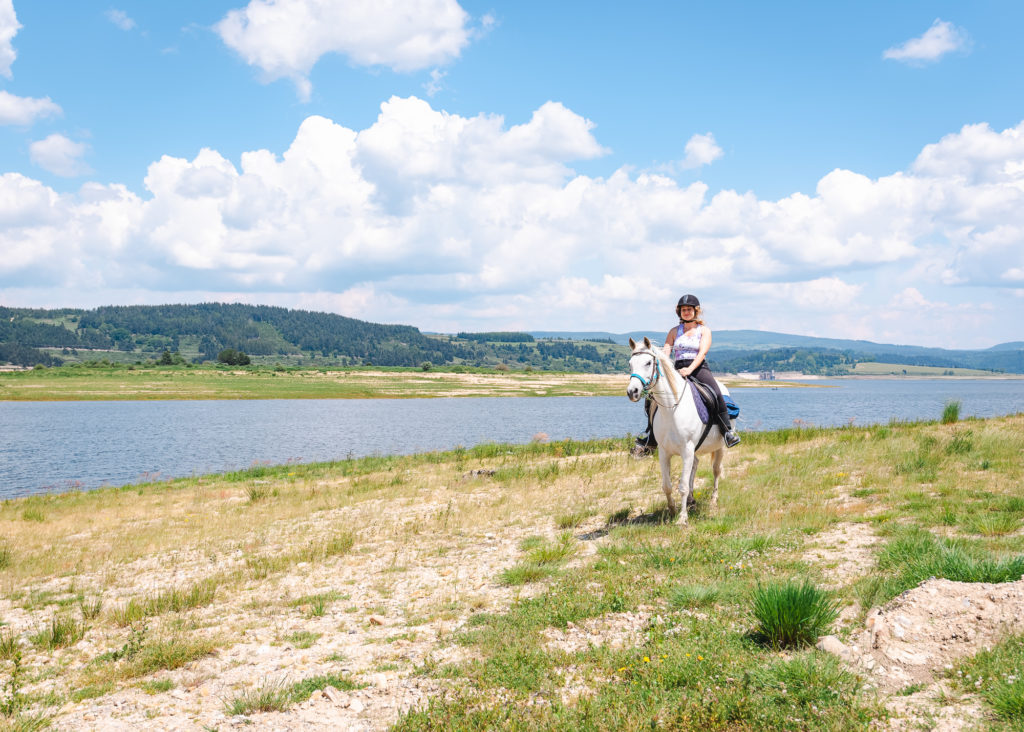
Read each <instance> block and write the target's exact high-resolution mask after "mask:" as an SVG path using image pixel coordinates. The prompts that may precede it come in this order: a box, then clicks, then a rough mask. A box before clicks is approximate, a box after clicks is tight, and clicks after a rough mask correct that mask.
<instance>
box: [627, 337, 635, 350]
mask: <svg viewBox="0 0 1024 732" xmlns="http://www.w3.org/2000/svg"><path fill="white" fill-rule="evenodd" d="M629 350H631V351H635V350H636V341H634V340H633V339H632V338H630V339H629Z"/></svg>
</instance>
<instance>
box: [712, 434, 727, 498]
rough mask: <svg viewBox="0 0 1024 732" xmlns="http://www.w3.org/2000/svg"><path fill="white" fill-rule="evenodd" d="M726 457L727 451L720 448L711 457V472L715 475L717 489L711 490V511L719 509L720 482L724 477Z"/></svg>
mask: <svg viewBox="0 0 1024 732" xmlns="http://www.w3.org/2000/svg"><path fill="white" fill-rule="evenodd" d="M724 457H725V450H724V449H722V448H718V449H717V450H715V452H714V453H712V456H711V472H713V473H714V474H715V487H714V488H713V489H712V490H711V510H712V511H715V510H717V509H718V481H719V479H720V478H721V477H722V459H723V458H724Z"/></svg>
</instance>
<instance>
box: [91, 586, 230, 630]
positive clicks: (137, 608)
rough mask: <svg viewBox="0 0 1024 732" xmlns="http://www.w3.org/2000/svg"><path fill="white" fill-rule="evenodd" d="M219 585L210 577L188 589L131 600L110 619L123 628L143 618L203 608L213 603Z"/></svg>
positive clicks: (179, 588)
mask: <svg viewBox="0 0 1024 732" xmlns="http://www.w3.org/2000/svg"><path fill="white" fill-rule="evenodd" d="M219 584H220V581H219V580H218V579H217V578H215V577H211V578H207V579H205V580H201V581H200V582H197V583H196V584H194V585H192V586H190V587H172V588H171V589H169V590H166V591H164V592H160V593H157V594H155V595H151V596H149V597H146V598H143V599H142V600H137V599H135V598H132V599H131V600H129V601H128V604H127V605H125V606H124V607H122V608H116V609H115V610H114V611H113V612H112V613H111V619H112V620H113V621H114V623H116V624H117V625H119V626H120V627H122V628H123V627H125V626H128V625H131V624H132V623H134V622H136V621H138V620H142V619H143V618H148V617H153V616H155V615H163V614H164V613H168V612H182V611H183V610H191V609H193V608H197V607H205V606H207V605H209V604H210V603H212V602H213V600H214V597H215V595H216V594H217V587H218V585H219Z"/></svg>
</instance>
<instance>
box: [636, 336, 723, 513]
mask: <svg viewBox="0 0 1024 732" xmlns="http://www.w3.org/2000/svg"><path fill="white" fill-rule="evenodd" d="M629 347H630V348H631V349H632V351H633V353H632V355H631V356H630V357H629V370H630V371H631V373H630V376H629V384H628V385H627V386H626V396H628V397H629V400H630V401H633V402H636V401H639V400H640V399H641V398H642V397H643V396H645V395H648V394H649V395H650V396H651V398H652V399H653V400H654V402H655V403H656V404H657V405H658V410H657V411H656V412H655V413H654V437H655V439H657V441H658V461H659V462H660V463H661V489H662V490H663V491H665V498H666V499H668V510H669V512H670V513H671V514H672V516H676V515H677V514H678V518H677V522H678V523H680V524H682V525H686V523H687V522H688V518H687V510H686V509H687V504H688V503H691V502H693V501H694V498H693V481H694V478H695V477H696V475H697V460H698V457H697V456H698V455H706V454H707V453H711V470H712V472H713V473H714V475H715V486H714V488H713V489H712V491H711V509H712V510H715V509H716V508H717V507H718V480H719V478H721V476H722V458H723V457H725V449H726V447H725V438H724V437H723V436H722V430H721V428H720V427H719V426H718V424H717V423H715V424H713V426H712V427H711V429H710V430H709V431H708V433H707V436H706V437H705V438H704V442H703V443H701V445H700V447H699V448H698V447H697V443H698V442H700V437H701V435H702V434H703V433H704V430H705V425H704V423H702V422H701V421H700V415H698V414H697V407H696V405H695V404H694V402H693V393H692V391H691V390H692V389H693V388H694V387H693V385H692V384H690V383H689V382H688V381H687V380H686V379H684V378H683V376H682V375H681V374H680V373H679V372H678V371H676V370H675V368H674V366H673V363H672V361H671V360H670V359H669V357H668V356H666V355H665V353H664V352H663V351H662V350H661V349H660V348H655V347H654V346H652V345H651V341H650V339H649V338H644V343H643V346H639V345H637V343H636V342H635V341H634V340H633V339H632V338H630V339H629ZM711 409H712V414H709V415H708V419H709V420H712V422H714V414H713V411H714V409H715V407H712V408H711ZM674 455H678V456H679V457H681V458H682V459H683V472H682V474H681V475H680V476H679V495H680V497H681V498H682V502H681V505H680V506H678V507H677V506H676V503H675V501H674V500H673V497H672V470H671V467H672V466H671V463H672V457H673V456H674ZM684 486H685V488H686V490H685V491H684V490H683V488H684Z"/></svg>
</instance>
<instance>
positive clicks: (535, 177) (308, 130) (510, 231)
mask: <svg viewBox="0 0 1024 732" xmlns="http://www.w3.org/2000/svg"><path fill="white" fill-rule="evenodd" d="M594 132H595V128H594V125H593V124H592V123H591V122H590V121H588V120H586V119H585V118H583V117H581V116H579V115H577V114H575V113H574V112H573V111H572V110H570V109H568V108H566V107H565V106H564V105H562V104H559V103H557V102H548V103H546V104H544V105H541V106H540V107H539V108H538V109H536V110H535V111H534V112H533V113H532V114H531V115H530V116H529V118H528V119H527V120H526V121H524V122H521V123H518V124H510V123H508V122H506V120H504V119H503V118H501V117H499V116H494V115H486V114H480V115H477V116H471V117H464V116H461V115H457V114H452V113H448V112H445V111H444V110H440V109H435V108H433V107H432V106H431V105H430V104H429V103H428V102H426V101H424V100H422V99H418V98H415V97H411V98H398V97H395V98H392V99H390V100H388V101H387V102H385V103H383V104H382V105H381V110H380V114H379V116H378V117H377V119H376V120H375V121H374V122H373V123H372V124H371V125H369V126H368V127H366V128H365V129H360V130H356V129H351V128H348V127H345V126H344V125H341V124H338V123H337V122H334V121H332V120H329V119H326V118H324V117H319V116H311V117H309V118H307V119H306V120H305V121H304V122H303V123H302V124H301V125H300V127H299V128H298V130H297V132H296V134H295V137H294V139H293V141H292V142H291V144H290V145H289V146H288V147H287V149H285V150H283V151H271V150H253V151H250V152H246V153H244V154H242V155H241V156H240V158H238V159H237V160H231V159H228V158H227V157H226V156H224V155H223V154H222V153H220V152H218V151H216V150H212V149H204V150H202V151H200V152H199V153H198V154H197V155H196V156H195V157H194V158H192V159H184V158H178V157H172V156H164V157H162V158H160V159H159V160H156V161H154V162H153V163H152V164H151V165H150V166H149V169H148V171H147V173H146V176H145V186H146V193H145V195H144V196H136V195H134V194H132V193H130V192H128V191H127V190H125V189H124V187H122V186H101V185H98V184H93V183H90V184H87V185H86V186H83V188H82V189H81V190H79V191H78V192H77V193H68V194H57V193H56V192H54V191H53V190H52V189H50V188H49V187H47V186H45V185H43V184H41V183H39V182H38V181H33V180H31V179H28V178H26V177H24V176H20V175H16V174H8V175H6V176H0V239H2V240H3V241H4V243H5V246H7V247H9V248H10V250H11V252H12V254H11V256H10V257H5V258H3V262H2V264H0V287H3V288H12V287H17V288H19V289H18V291H19V292H21V293H27V292H29V291H33V288H35V290H34V291H35V292H36V293H37V294H36V295H35V296H34V297H36V298H39V299H41V298H43V297H44V295H43V294H41V293H44V292H55V293H60V292H63V291H66V290H67V288H70V287H74V288H75V291H76V292H82V293H83V294H82V297H83V298H87V297H89V295H88V293H89V292H90V291H92V290H95V291H96V292H97V293H103V298H105V301H111V300H117V299H118V298H117V296H116V293H118V292H122V291H123V292H124V293H126V297H127V296H129V295H131V296H132V297H135V296H136V295H135V293H137V292H138V288H140V287H141V288H145V290H146V291H149V292H151V293H153V294H152V295H151V297H152V298H154V299H156V300H158V301H160V302H165V301H170V300H174V299H175V294H176V293H196V292H201V293H212V295H210V296H209V297H207V299H227V298H228V296H230V297H231V298H235V299H238V298H242V299H245V298H247V299H248V300H249V301H260V302H274V303H276V304H281V305H288V306H292V307H313V306H315V305H316V304H317V303H320V304H322V305H320V306H321V307H324V308H328V309H338V311H340V312H344V313H345V314H349V315H354V316H356V317H365V318H368V319H371V320H376V321H378V322H406V323H411V324H414V325H419V326H420V327H423V328H428V329H432V330H450V331H457V330H473V329H477V330H496V329H497V330H500V329H505V328H510V327H511V328H536V329H552V330H612V331H616V330H617V331H620V332H622V331H625V330H635V329H646V328H650V327H652V326H655V327H658V328H659V329H660V327H662V326H665V328H666V329H667V327H668V326H669V325H671V324H672V305H673V304H674V302H675V300H676V298H678V296H679V295H680V294H681V293H682V292H695V293H696V294H698V296H700V297H701V300H702V302H706V304H707V306H708V307H707V312H708V315H709V317H710V318H712V319H711V321H710V322H711V324H712V327H715V328H749V327H760V328H763V329H766V330H776V331H784V332H803V333H807V334H810V335H835V334H836V333H844V334H847V335H850V336H855V337H865V338H870V339H872V340H878V339H879V338H881V337H883V335H884V336H885V337H888V338H894V339H897V340H899V341H901V342H917V343H922V342H924V343H927V342H928V341H929V340H931V341H933V342H936V343H944V342H945V340H944V339H947V338H948V333H947V332H946V331H945V330H944V329H948V324H947V323H946V322H945V321H944V320H943V319H941V318H936V317H935V313H936V312H942V311H943V310H945V309H953V308H954V307H955V305H954V303H956V302H957V301H958V300H962V299H963V298H961V297H959V295H958V294H957V293H960V292H965V291H968V290H971V291H975V292H984V293H985V295H984V300H985V301H987V302H988V306H987V307H981V306H978V307H975V308H974V309H972V310H971V312H970V317H971V318H972V320H971V332H970V338H973V339H975V340H979V341H981V342H977V343H976V344H975V345H977V346H982V345H991V344H992V343H995V342H998V341H997V340H996V338H998V337H999V335H1003V334H1004V331H1003V330H1001V329H1000V323H1001V321H1002V320H1005V315H1000V311H1001V309H1003V310H1005V309H1006V308H1011V307H1012V308H1019V302H1020V296H1019V293H1020V291H1021V285H1022V281H1021V274H1020V273H1021V272H1024V247H1022V246H1021V242H1024V150H1022V149H1021V146H1020V145H1019V144H1018V140H1019V138H1020V136H1021V135H1022V134H1024V123H1022V124H1021V125H1019V126H1017V127H1015V128H1011V129H1010V130H1003V131H995V130H992V129H990V128H989V127H988V126H985V125H973V126H967V127H964V128H963V129H962V130H960V131H959V132H957V133H954V134H951V135H948V136H946V137H944V138H943V139H941V140H938V141H936V142H935V143H934V144H933V145H930V146H928V147H926V148H924V149H923V150H922V151H921V154H920V155H919V157H918V160H917V161H916V162H915V163H914V165H913V166H911V167H910V168H909V169H908V170H905V171H896V172H893V173H891V174H890V175H885V176H881V177H878V178H872V177H869V176H866V175H863V174H861V173H858V172H856V171H851V170H842V169H838V170H834V171H831V172H829V173H827V174H825V175H824V176H822V178H821V180H820V181H819V183H818V186H817V188H816V190H815V191H814V193H813V194H811V195H808V194H802V193H794V194H792V195H790V196H787V197H784V198H782V199H780V200H762V199H759V198H758V197H757V196H756V195H754V194H753V193H749V192H747V193H740V192H736V191H731V190H723V191H718V192H712V191H710V190H709V188H708V186H707V185H706V184H704V183H702V182H693V183H690V184H688V185H682V184H680V183H678V182H677V181H675V180H674V179H672V178H670V177H668V176H663V175H655V174H650V173H640V174H637V173H634V172H631V171H630V170H628V169H620V170H618V171H615V172H614V173H613V174H611V175H610V176H607V177H591V176H585V175H580V174H578V173H577V172H575V171H574V170H573V167H572V166H573V164H574V162H575V161H579V160H586V159H591V158H594V157H596V156H599V155H602V154H604V152H605V149H604V148H603V147H602V146H601V144H600V142H599V141H598V139H597V138H596V137H595V134H594ZM5 253H6V252H5ZM217 293H223V294H224V295H225V297H224V298H220V297H217ZM893 293H899V294H898V296H895V297H894V295H893ZM95 296H96V297H100V296H99V295H95ZM25 297H26V298H27V297H28V295H25ZM1011 303H1012V305H1011ZM39 304H45V302H40V303H39ZM896 314H898V317H896ZM881 326H884V328H881ZM880 328H881V329H880ZM986 334H989V335H986ZM993 334H999V335H993ZM982 339H985V340H987V343H986V342H985V340H982ZM1002 340H1008V339H1007V338H1005V337H1004V338H1002ZM967 345H969V344H968V343H966V342H965V343H964V346H965V347H966V346H967Z"/></svg>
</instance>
